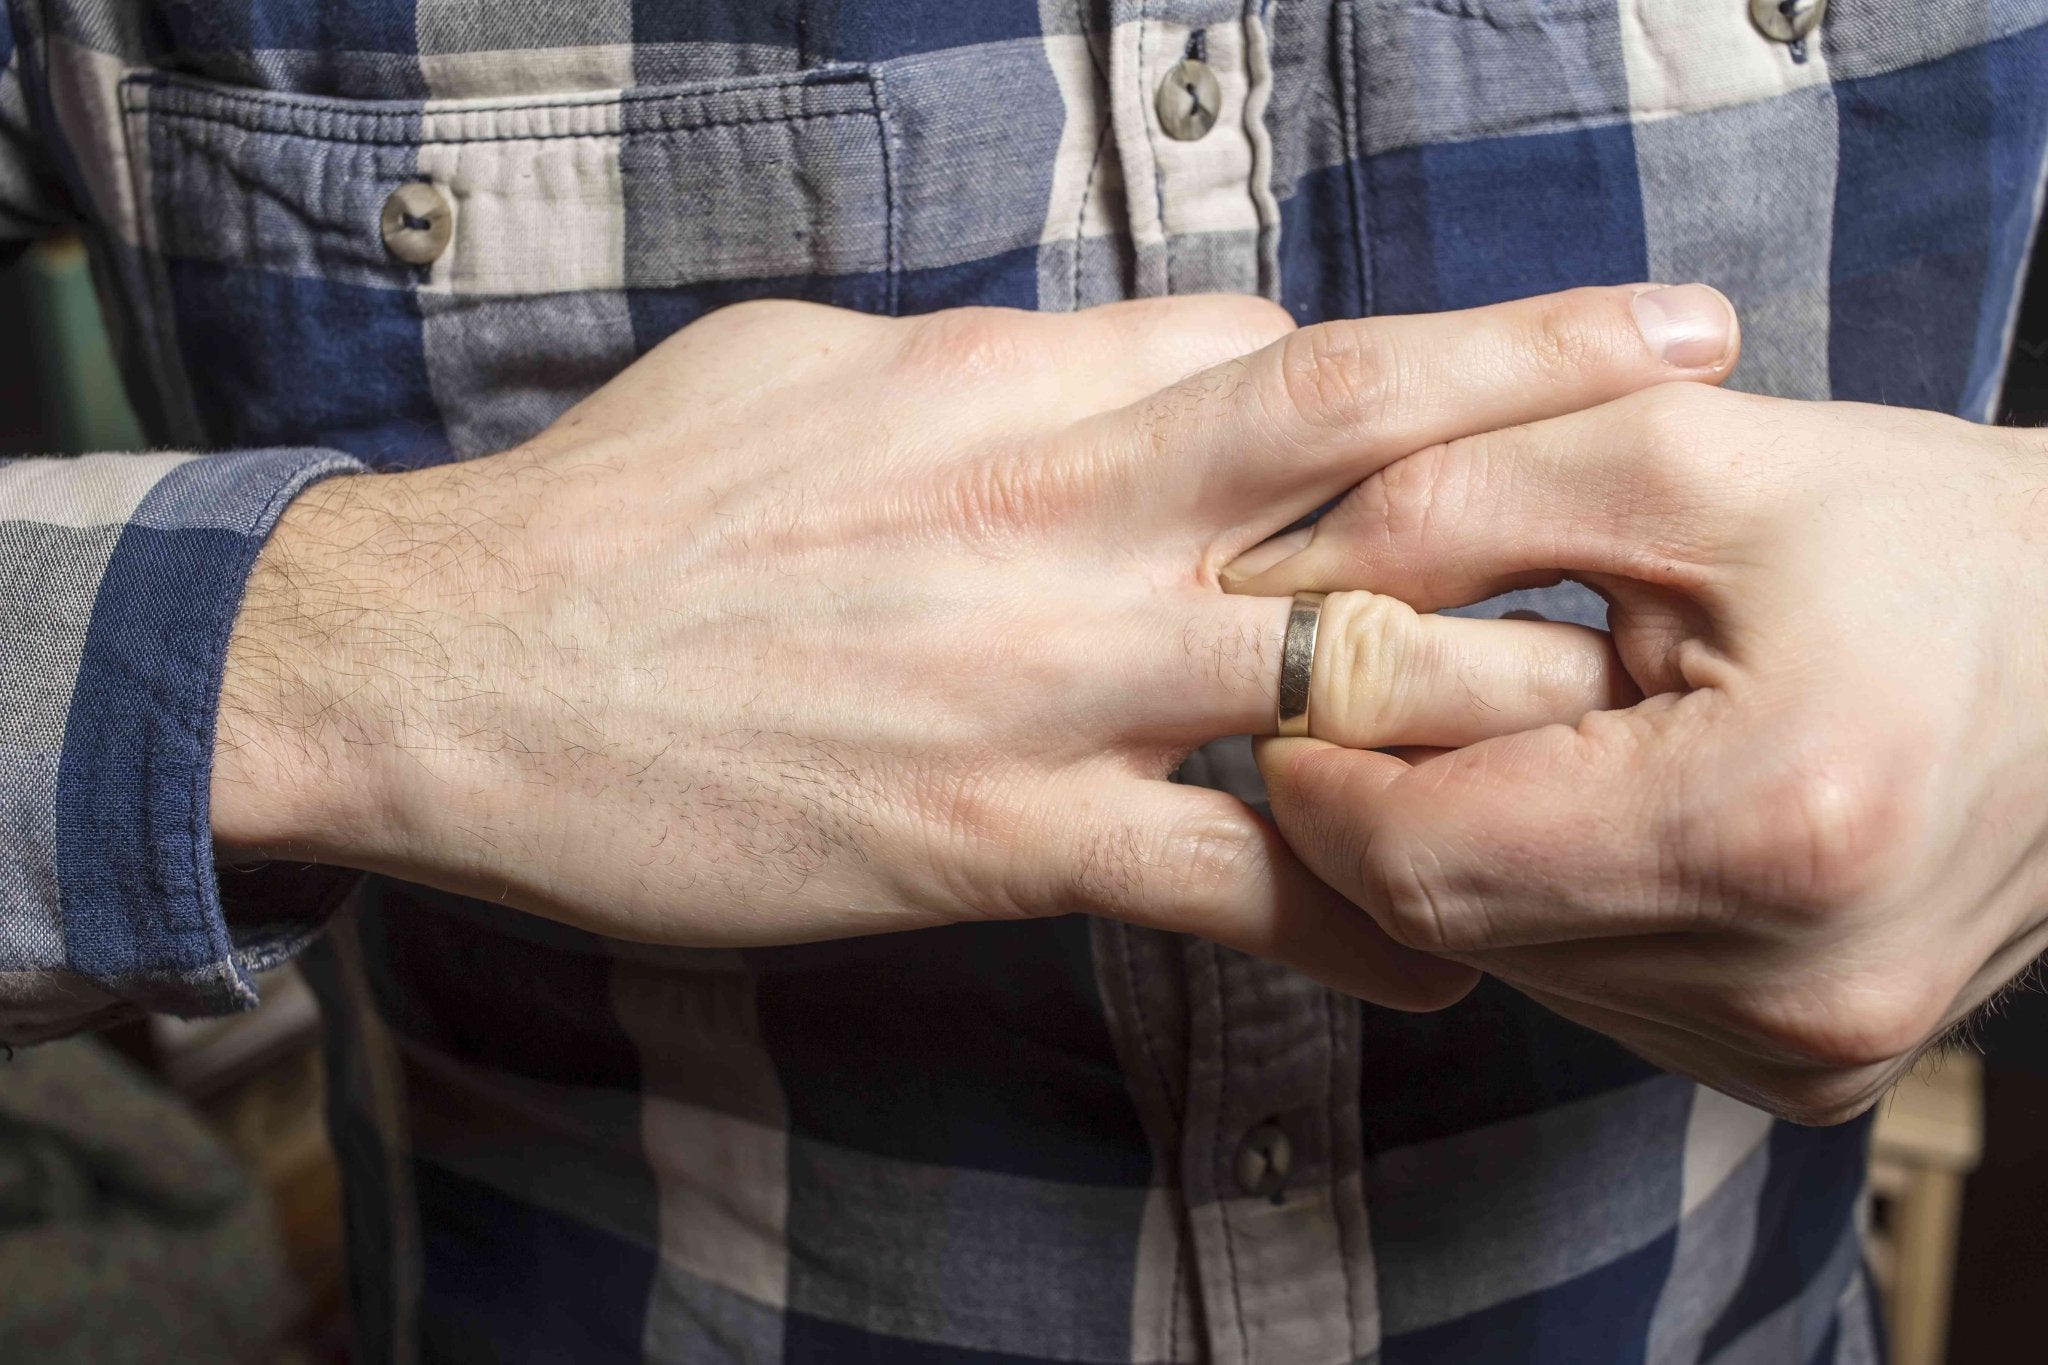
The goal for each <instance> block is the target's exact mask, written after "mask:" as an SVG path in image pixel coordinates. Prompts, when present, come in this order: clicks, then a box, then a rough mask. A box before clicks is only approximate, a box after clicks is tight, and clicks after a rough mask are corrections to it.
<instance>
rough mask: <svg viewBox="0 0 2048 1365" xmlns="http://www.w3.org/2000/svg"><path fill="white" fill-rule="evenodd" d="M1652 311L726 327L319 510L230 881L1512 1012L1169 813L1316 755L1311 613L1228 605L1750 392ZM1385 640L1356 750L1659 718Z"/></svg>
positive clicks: (284, 536)
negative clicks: (1177, 945)
mask: <svg viewBox="0 0 2048 1365" xmlns="http://www.w3.org/2000/svg"><path fill="white" fill-rule="evenodd" d="M1647 288H1648V286H1642V287H1637V288H1618V289H1596V290H1582V291H1576V292H1574V293H1570V294H1565V295H1559V296H1555V297H1551V298H1546V299H1538V300H1529V301H1524V302H1520V303H1515V304H1508V305H1503V306H1500V307H1497V308H1490V309H1485V310H1480V311H1477V312H1473V313H1469V314H1459V315H1442V316H1436V317H1427V318H1389V319H1378V320H1373V321H1367V322H1354V323H1340V324H1331V325H1327V326H1323V327H1317V328H1312V329H1305V330H1301V331H1296V330H1295V329H1294V328H1293V327H1292V325H1291V324H1290V323H1289V321H1288V319H1287V318H1286V316H1285V315H1284V313H1282V312H1281V311H1280V310H1279V309H1277V308H1275V307H1273V306H1272V305H1269V304H1265V303H1261V302H1259V301H1257V300H1250V299H1242V298H1207V299H1174V300H1159V301H1152V302H1146V303H1134V304H1125V305H1118V306H1114V307H1110V308H1104V309H1100V310H1095V311H1093V312H1089V313H1085V314H1079V315H1074V316H1066V317H1054V316H1038V315H1030V314H1024V313H1012V312H1004V311H994V310H966V311H958V312H950V313H942V314H935V315H932V316H930V317H926V318H920V319H913V320H888V319H879V318H872V317H866V316H861V315H857V314H852V313H845V312H839V311H834V310H831V309H826V308H821V307H816V306H810V305H803V304H794V303H757V304H748V305H741V306H737V307H733V308H728V309H725V310H723V311H721V312H718V313H716V314H714V315H712V316H710V317H708V318H706V319H705V320H703V321H700V322H698V323H697V324H695V325H693V326H691V327H689V328H687V329H685V330H683V331H682V332H680V333H678V334H677V335H676V336H675V337H673V338H671V339H670V340H669V341H667V342H665V343H664V344H663V345H661V346H660V347H658V348H656V349H655V350H654V351H653V352H651V353H650V354H649V355H647V356H646V357H645V358H643V359H642V360H641V361H640V362H639V363H637V364H636V365H634V366H633V367H631V368H630V369H628V370H627V371H625V372H624V373H622V374H621V375H620V376H619V377H618V378H617V379H616V380H614V381H613V382H612V383H610V384H609V385H607V386H606V387H605V388H604V389H602V390H601V391H600V392H598V393H597V394H595V395H594V396H593V397H591V398H590V399H589V400H588V401H586V402H584V403H583V404H581V405H580V406H578V407H577V408H576V409H574V410H573V411H571V412H569V413H568V414H566V415H565V416H564V417H562V418H561V419H560V420H559V421H558V422H556V423H555V424H554V425H553V426H552V427H550V428H549V429H548V430H547V431H545V432H544V433H542V434H541V435H540V436H538V437H537V438H535V439H534V440H533V441H531V442H529V443H528V444H527V445H525V446H522V447H520V448H518V449H516V450H512V451H508V452H506V453H504V454H502V455H498V456H493V457H490V458H487V459H482V460H476V461H472V462H469V463H466V464H461V465H454V466H447V467H442V468H436V469H430V470H424V471H418V472H412V473H405V474H392V475H372V476H360V477H351V478H342V479H336V480H332V481H329V482H327V483H323V484H321V485H319V486H317V487H315V488H314V489H312V490H310V491H309V492H307V493H306V494H304V495H303V496H302V497H301V498H299V499H298V501H297V502H295V503H294V505H293V506H292V507H291V508H290V509H289V510H288V511H287V513H286V515H285V517H284V518H283V519H282V521H281V522H280V524H279V526H278V528H277V530H276V532H275V534H274V535H273V537H272V538H271V540H270V542H269V544H268V545H267V546H266V548H265V550H264V552H263V554H262V556H261V558H260V560H259V563H258V565H257V567H256V571H255V573H254V575H253V577H252V579H251V580H250V583H249V587H248V592H247V597H246V600H245V602H244V605H243V608H242V611H241V614H240V616H239V618H238V620H237V623H236V628H235V631H234V635H233V638H232V641H231V644H230V647H229V650H228V658H227V668H226V676H225V679H224V683H223V690H222V696H221V708H220V720H219V742H218V745H217V754H216V766H215V771H214V777H213V787H212V796H213V823H214V830H215V835H216V839H217V841H218V843H219V845H220V848H221V850H222V852H223V854H224V855H225V856H229V857H264V856H289V857H293V858H300V859H309V858H310V859H313V860H317V861H323V862H331V863H337V864H341V865H344V866H350V867H359V868H366V869H371V870H376V871H382V872H388V873H392V874H396V875H399V876H402V877H405V878H408V879H411V880H415V881H420V882H425V883H428V884H431V885H434V886H439V887H443V888H447V889H451V890H454V891H458V892H464V893H468V894H474V895H479V896H484V897H489V898H492V899H495V900H499V901H502V902H504V903H506V904H508V905H511V906H513V907H516V908H519V909H521V910H525V911H529V912H531V913H534V914H537V915H543V916H547V917H550V918H553V919H557V920H561V921H564V922H567V923H570V924H574V925H578V926H581V927H584V928H587V929H591V930H594V931H598V932H601V933H605V934H609V935H614V936H617V937H622V938H628V939H636V940H643V941H652V942H664V943H675V944H693V945H721V944H726V945H732V944H762V943H786V942H797V941H804V940H814V939H822V938H831V937H836V936H842V935H851V934H865V933H874V932H880V931H884V930H893V929H908V928H914V927H919V926H926V925H934V924H941V923H948V922H954V921H963V920H976V919H986V918H1008V917H1022V916H1042V915H1056V914H1063V913H1068V912H1074V911H1082V912H1087V913H1091V914H1098V915H1108V916H1115V917H1119V918H1122V919H1126V920H1129V921H1131V922H1134V923H1138V924H1144V925H1153V926H1161V927H1167V928H1172V929H1176V930H1182V931H1186V932H1190V933H1195V934H1200V935H1203V936H1206V937H1208V938H1211V939H1214V940H1216V941H1218V942H1220V943H1223V944H1226V945H1229V946H1231V947H1234V948H1238V949H1241V950H1243V951H1246V952H1251V953H1255V954H1260V955H1263V956H1266V957H1269V958H1272V959H1274V960H1277V961H1280V962H1284V963H1287V964H1290V965H1293V966H1296V967H1299V968H1301V969H1303V970H1305V971H1308V972H1310V973H1312V974H1313V975H1315V976H1316V977H1317V978H1318V979H1320V980H1323V981H1325V982H1327V983H1330V984H1332V985H1334V986H1337V987H1339V988H1341V989H1344V990H1348V991H1352V992H1355V993H1357V994H1359V995H1361V996H1365V997H1367V998H1370V999H1374V1000H1378V1001H1382V1002H1385V1003H1389V1004H1395V1005H1402V1006H1407V1007H1416V1008H1419V1007H1428V1006H1435V1005H1442V1004H1445V1003H1447V1002H1449V1001H1450V1000H1452V999H1455V998H1456V997H1457V996H1458V995H1459V994H1461V993H1462V992H1463V991H1464V989H1465V988H1466V987H1467V985H1468V984H1469V980H1470V972H1469V970H1468V969H1467V968H1465V967H1463V966H1461V965H1458V964H1455V963H1449V962H1445V961H1442V960H1440V959H1438V958H1436V957H1434V956H1432V955H1430V954H1428V953H1424V952H1418V951H1415V950H1414V949H1412V948H1409V947H1404V946H1402V945H1401V944H1400V943H1398V942H1396V941H1395V939H1394V938H1392V937H1389V935H1388V934H1387V933H1385V932H1384V931H1382V930H1381V929H1380V928H1379V927H1378V926H1377V925H1375V923H1374V922H1373V920H1372V919H1370V918H1368V917H1367V916H1365V915H1362V914H1360V913H1359V911H1358V910H1357V908H1356V907H1354V906H1352V905H1351V904H1350V903H1348V902H1347V901H1346V900H1345V899H1344V897H1343V896H1342V895H1340V894H1338V892H1336V891H1333V890H1331V889H1330V888H1329V887H1328V886H1326V885H1325V884H1324V883H1323V882H1322V881H1320V880H1318V879H1317V878H1316V877H1314V876H1312V875H1311V874H1310V873H1309V872H1308V871H1307V870H1306V869H1305V868H1304V867H1303V865H1302V863H1301V862H1300V861H1299V859H1298V858H1297V857H1296V856H1295V855H1294V854H1293V853H1292V852H1291V851H1290V850H1289V849H1288V848H1287V846H1286V844H1285V843H1284V842H1283V841H1282V840H1281V839H1280V838H1279V836H1278V835H1277V833H1276V832H1275V831H1274V829H1273V828H1272V826H1271V825H1270V824H1268V823H1267V822H1266V821H1265V820H1263V819H1262V818H1261V817H1260V816H1259V815H1257V814H1256V813H1255V812H1253V811H1252V810H1251V809H1250V808H1249V807H1247V806H1246V805H1245V804H1244V803H1242V802H1240V801H1238V800H1237V799H1235V798H1233V797H1230V796H1227V795H1223V794H1220V793H1216V792H1210V791H1204V790H1200V789H1195V788H1190V787H1184V786H1179V785H1175V784H1172V783H1169V782H1168V781H1167V780H1166V778H1167V776H1168V774H1169V773H1170V772H1171V771H1172V770H1173V768H1174V767H1175V766H1176V765H1177V764H1178V763H1179V761H1180V760H1181V759H1182V758H1183V757H1184V756H1185V755H1186V754H1187V753H1188V752H1189V751H1190V750H1191V749H1193V748H1194V747H1195V746H1197V745H1199V744H1201V743H1203V742H1205V741H1207V740H1210V739H1213V738H1216V737H1220V736H1225V735H1232V734H1243V733H1248V732H1257V731H1262V730H1265V729H1268V728H1270V726H1271V724H1272V714H1273V704H1274V697H1275V695H1276V692H1277V687H1278V659H1279V653H1280V650H1279V645H1280V640H1281V636H1282V633H1283V630H1284V624H1285V620H1286V614H1287V607H1288V603H1287V600H1286V599H1285V597H1284V596H1258V595H1249V596H1247V595H1232V594H1227V593H1225V592H1224V591H1223V590H1222V588H1221V585H1220V582H1219V570H1220V569H1222V568H1223V567H1224V566H1226V565H1228V564H1230V563H1231V562H1232V561H1233V560H1234V559H1236V558H1237V557H1238V556H1240V555H1241V554H1243V553H1244V552H1245V551H1246V550H1247V549H1249V548H1251V547H1253V546H1255V545H1257V544H1259V543H1260V542H1261V541H1264V540H1266V539H1267V538H1269V537H1271V536H1272V535H1274V534H1275V533H1276V532H1277V531H1280V530H1281V529H1283V528H1285V527H1286V526H1288V525H1290V524H1292V523H1294V522H1295V521H1297V520H1298V519H1299V518H1301V517H1302V516H1303V515H1304V514H1306V513H1308V512H1309V511H1311V510H1313V509H1315V508H1316V507H1318V506H1321V505H1323V504H1324V503H1326V502H1328V501H1329V500H1330V499H1332V498H1334V497H1336V496H1338V495H1340V494H1342V493H1343V492H1344V491H1345V490H1346V489H1348V488H1351V487H1352V486H1354V485H1356V484H1358V483H1359V482H1360V480H1363V479H1367V478H1369V477H1371V476H1372V475H1373V474H1374V473H1375V472H1377V471H1379V470H1381V469H1383V468H1385V467H1387V466H1388V465H1390V464H1391V463H1392V462H1394V461H1397V460H1399V459H1401V458H1402V457H1404V456H1408V455H1411V454H1413V453H1415V452H1417V451H1423V450H1427V449H1431V448H1434V447H1437V446H1439V445H1440V444H1441V443H1442V442H1445V441H1449V440H1453V439H1456V438H1459V437H1464V436H1470V435H1474V434H1476V433H1481V432H1488V431H1494V430H1497V429H1500V428H1503V427H1513V426H1514V425H1515V424H1517V423H1527V422H1534V421H1540V420H1541V419H1543V418H1546V417H1552V416H1557V415H1561V414H1566V413H1573V412H1577V411H1580V410H1582V409H1586V408H1589V407H1595V406H1597V405H1599V404H1602V403H1605V402H1607V401H1609V400H1612V399H1615V398H1618V397H1620V396H1622V395H1625V394H1629V393H1633V392H1635V391H1638V390H1640V389H1643V388H1645V387H1648V386H1652V385H1656V384H1662V383H1669V382H1671V381H1673V380H1701V381H1708V382H1714V381H1718V380H1719V379H1720V378H1722V377H1723V376H1725V374H1726V373H1727V370H1728V367H1729V365H1730V363H1731V362H1732V360H1733V356H1734V319H1733V315H1732V312H1730V311H1729V310H1728V308H1727V305H1726V303H1725V301H1722V300H1720V299H1719V298H1718V296H1711V295H1709V296H1707V297H1705V298H1703V299H1702V298H1694V299H1693V300H1692V302H1693V305H1694V306H1693V308H1692V312H1693V313H1694V314H1697V315H1698V317H1697V318H1695V322H1696V323H1697V326H1695V327H1694V330H1693V332H1692V333H1686V332H1685V330H1684V329H1683V328H1680V329H1678V330H1677V331H1673V329H1671V328H1669V327H1665V328H1663V329H1661V330H1658V331H1655V332H1653V333H1652V334H1646V333H1645V332H1644V331H1643V330H1642V329H1641V327H1640V326H1639V323H1638V320H1637V312H1636V309H1635V308H1634V306H1633V304H1634V301H1635V300H1636V298H1637V296H1638V295H1640V294H1642V293H1643V292H1644V291H1645V290H1646V289H1647ZM1679 302H1680V303H1683V302H1685V299H1684V298H1683V297H1681V298H1680V299H1679ZM1702 329H1703V330H1702ZM1647 335H1655V336H1658V337H1661V338H1662V342H1663V343H1664V350H1659V349H1657V348H1656V347H1654V346H1653V345H1652V344H1651V342H1650V340H1648V339H1646V336H1647ZM1702 337H1704V340H1702ZM1666 351H1668V352H1669V355H1670V358H1669V359H1667V358H1666V354H1665V352H1666ZM1389 623H1391V624H1389ZM1344 629H1345V627H1343V626H1341V625H1340V626H1339V627H1338V629H1336V630H1334V631H1333V632H1332V635H1331V638H1332V639H1333V640H1337V639H1338V638H1339V637H1341V636H1342V634H1343V633H1344ZM1374 629H1375V630H1376V631H1377V632H1378V634H1377V635H1376V636H1375V639H1376V641H1377V646H1378V651H1379V652H1378V653H1376V655H1375V658H1377V659H1378V660H1380V664H1379V667H1381V668H1382V669H1383V670H1385V671H1386V675H1387V676H1394V675H1398V676H1401V677H1404V678H1407V679H1409V680H1410V688H1409V693H1408V700H1407V701H1406V702H1404V704H1403V705H1402V706H1401V707H1399V708H1386V707H1382V706H1380V705H1378V704H1377V703H1376V701H1375V696H1374V693H1373V691H1372V689H1370V688H1365V687H1361V688H1360V689H1359V690H1358V692H1357V694H1356V695H1357V699H1358V703H1359V705H1358V709H1357V711H1356V713H1355V714H1347V712H1346V708H1345V706H1344V705H1342V704H1326V705H1325V709H1324V711H1323V714H1324V716H1325V718H1326V720H1327V721H1328V722H1329V723H1331V724H1333V725H1336V726H1338V727H1339V728H1338V730H1337V731H1335V732H1334V733H1339V734H1341V735H1342V737H1343V738H1344V739H1345V740H1346V741H1347V742H1350V743H1357V744H1417V743H1426V744H1441V745H1455V744H1470V743H1474V742H1476V741H1481V740H1485V739H1487V738H1489V737H1492V736H1496V735H1502V734H1507V733H1511V732H1513V731H1519V730H1526V729H1527V728H1529V727H1530V726H1532V725H1541V724H1546V723H1549V722H1552V721H1571V720H1575V719H1577V718H1578V717H1579V716H1580V715H1582V714H1584V713H1585V712H1586V711H1588V710H1590V709H1594V708H1598V707H1603V706H1609V705H1613V704H1615V703H1616V702H1617V701H1619V700H1623V699H1624V698H1622V697H1621V696H1619V695H1618V694H1617V693H1616V691H1615V689H1616V687H1617V686H1622V687H1627V686H1628V684H1627V683H1626V682H1625V681H1622V680H1621V671H1620V670H1619V669H1618V667H1617V666H1616V665H1615V663H1614V661H1613V657H1612V651H1611V646H1610V644H1609V643H1608V641H1607V640H1606V638H1605V637H1604V636H1602V635H1600V634H1598V633H1595V632H1589V631H1584V630H1580V629H1578V628H1575V627H1570V626H1562V625H1550V624H1547V623H1530V622H1511V623H1494V624H1491V625H1487V626H1474V625H1472V624H1469V623H1455V624H1453V623H1449V622H1440V621H1437V620H1436V619H1435V618H1431V617H1418V616H1415V615H1414V614H1412V613H1408V614H1405V615H1404V614H1400V613H1389V614H1388V615H1387V619H1386V620H1385V621H1383V622H1381V623H1380V624H1379V625H1378V626H1376V627H1374ZM1627 695H1628V696H1631V697H1632V696H1633V692H1630V693H1628V694H1627Z"/></svg>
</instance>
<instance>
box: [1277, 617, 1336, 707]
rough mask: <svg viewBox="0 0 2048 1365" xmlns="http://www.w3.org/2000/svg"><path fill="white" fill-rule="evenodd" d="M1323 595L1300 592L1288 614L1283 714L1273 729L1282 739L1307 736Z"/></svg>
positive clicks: (1283, 651) (1282, 674)
mask: <svg viewBox="0 0 2048 1365" xmlns="http://www.w3.org/2000/svg"><path fill="white" fill-rule="evenodd" d="M1324 596H1325V594H1323V593H1319V592H1298V593H1296V594H1294V605H1293V606H1292V607H1290V608H1289V609H1288V612H1287V639H1286V643H1284V644H1282V645H1281V646H1280V715H1279V724H1278V725H1277V726H1276V727H1275V730H1274V733H1276V734H1278V735H1281V736H1282V737H1297V736H1301V735H1305V734H1307V733H1308V686H1309V679H1310V678H1311V677H1313V676H1314V674H1315V671H1316V627H1317V626H1319V625H1321V624H1322V620H1323V598H1324Z"/></svg>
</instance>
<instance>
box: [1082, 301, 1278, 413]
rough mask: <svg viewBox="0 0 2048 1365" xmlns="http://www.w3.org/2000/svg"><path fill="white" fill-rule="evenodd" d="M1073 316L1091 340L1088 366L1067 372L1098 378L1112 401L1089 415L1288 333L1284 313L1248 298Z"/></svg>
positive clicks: (1113, 307)
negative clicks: (1083, 372) (1084, 326)
mask: <svg viewBox="0 0 2048 1365" xmlns="http://www.w3.org/2000/svg"><path fill="white" fill-rule="evenodd" d="M1076 316H1077V318H1078V320H1080V321H1082V322H1084V323H1087V324H1089V325H1090V330H1091V333H1092V336H1091V350H1090V361H1089V363H1085V364H1076V365H1075V366H1074V368H1076V369H1082V370H1087V371H1090V372H1093V373H1096V374H1099V375H1101V376H1103V377H1104V380H1105V389H1104V393H1105V395H1106V396H1108V397H1110V398H1112V399H1113V402H1106V403H1104V404H1103V406H1102V408H1098V409H1095V410H1096V411H1102V410H1106V409H1107V408H1109V407H1111V406H1116V407H1121V406H1124V405H1126V404H1130V403H1135V402H1137V401H1139V400H1140V399H1142V398H1145V397H1147V396H1149V395H1151V394H1153V393H1156V392H1158V391H1159V390H1160V389H1163V388H1166V387H1168V386H1169V385H1173V384H1178V383H1180V382H1181V381H1183V380H1185V379H1187V378H1188V377H1189V376H1191V375H1195V374H1199V373H1200V372H1201V371H1203V370H1206V369H1209V368H1211V367H1212V366H1216V365H1221V364H1224V363H1225V362H1227V361H1231V360H1235V359H1238V358H1239V357H1241V356H1247V355H1250V354H1252V353H1253V352H1255V351H1259V350H1263V349H1264V348H1265V347H1267V346H1270V345H1272V344H1273V343H1274V342H1276V341H1278V340H1280V339H1281V338H1282V337H1284V336H1286V335H1287V334H1288V333H1290V332H1292V331H1294V330H1295V322H1294V319H1293V317H1292V316H1291V315H1289V313H1288V312H1287V310H1286V309H1285V308H1282V307H1281V306H1280V305H1279V304H1277V303H1274V302H1272V301H1271V300H1268V299H1263V298H1260V297H1258V296H1256V295H1252V294H1180V295H1172V296H1169V297H1164V298H1149V299H1130V300H1126V301H1124V302H1120V303H1110V304H1103V305H1102V306H1100V307H1097V308H1091V309H1088V310H1087V311H1085V312H1082V313H1080V314H1077V315H1076Z"/></svg>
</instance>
